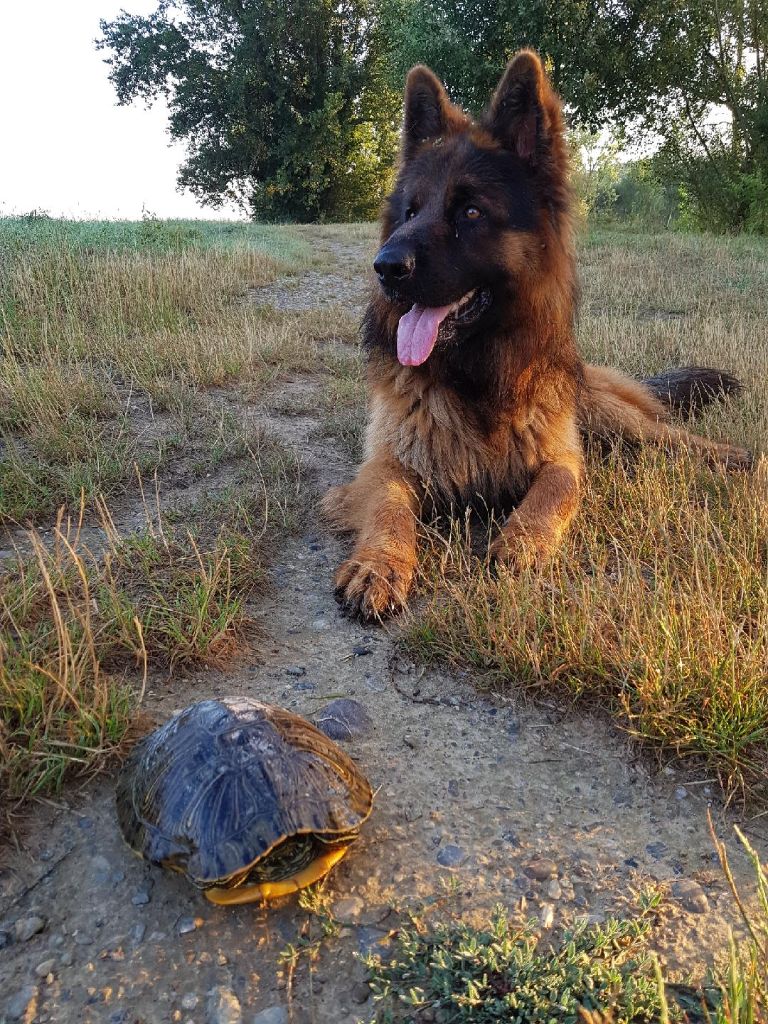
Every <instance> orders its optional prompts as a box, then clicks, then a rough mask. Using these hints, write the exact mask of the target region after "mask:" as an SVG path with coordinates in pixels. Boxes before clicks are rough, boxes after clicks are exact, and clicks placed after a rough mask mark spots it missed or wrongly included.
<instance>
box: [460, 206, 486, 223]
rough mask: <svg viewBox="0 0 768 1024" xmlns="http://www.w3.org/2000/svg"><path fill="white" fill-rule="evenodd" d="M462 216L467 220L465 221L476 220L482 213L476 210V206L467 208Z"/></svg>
mask: <svg viewBox="0 0 768 1024" xmlns="http://www.w3.org/2000/svg"><path fill="white" fill-rule="evenodd" d="M464 216H465V217H466V218H467V220H477V219H478V217H482V216H483V211H482V210H478V208H477V207H476V206H468V207H467V208H466V210H465V211H464Z"/></svg>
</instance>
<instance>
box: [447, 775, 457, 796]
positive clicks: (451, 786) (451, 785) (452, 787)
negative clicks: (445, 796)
mask: <svg viewBox="0 0 768 1024" xmlns="http://www.w3.org/2000/svg"><path fill="white" fill-rule="evenodd" d="M448 793H449V795H450V796H458V795H459V783H458V781H457V780H456V779H449V780H448Z"/></svg>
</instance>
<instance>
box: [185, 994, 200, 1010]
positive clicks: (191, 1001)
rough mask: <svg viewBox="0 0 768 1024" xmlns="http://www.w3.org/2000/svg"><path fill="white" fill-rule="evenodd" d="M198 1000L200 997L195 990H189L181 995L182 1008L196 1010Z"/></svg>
mask: <svg viewBox="0 0 768 1024" xmlns="http://www.w3.org/2000/svg"><path fill="white" fill-rule="evenodd" d="M198 1002H199V999H198V998H197V996H196V995H195V993H194V992H187V993H186V995H183V996H182V997H181V1008H182V1010H194V1008H195V1007H196V1006H197V1004H198Z"/></svg>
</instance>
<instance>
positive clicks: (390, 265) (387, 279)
mask: <svg viewBox="0 0 768 1024" xmlns="http://www.w3.org/2000/svg"><path fill="white" fill-rule="evenodd" d="M415 265H416V258H415V257H414V255H413V252H412V251H411V250H410V249H405V248H403V247H402V246H392V247H390V246H385V247H384V248H383V249H382V250H381V252H380V253H379V255H378V256H377V257H376V259H375V260H374V261H373V269H374V270H375V271H376V273H377V274H378V275H379V280H380V281H381V283H382V284H398V283H399V282H400V281H404V280H405V279H406V278H407V277H410V276H411V274H412V273H413V268H414V267H415Z"/></svg>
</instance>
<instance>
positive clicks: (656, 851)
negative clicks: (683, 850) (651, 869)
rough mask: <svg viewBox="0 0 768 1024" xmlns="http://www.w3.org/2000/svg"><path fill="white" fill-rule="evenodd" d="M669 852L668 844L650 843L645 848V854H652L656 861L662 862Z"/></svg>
mask: <svg viewBox="0 0 768 1024" xmlns="http://www.w3.org/2000/svg"><path fill="white" fill-rule="evenodd" d="M668 850H669V847H668V846H667V844H666V843H648V845H647V846H646V848H645V852H646V853H647V854H650V856H651V857H653V859H654V860H661V858H662V857H663V856H664V854H665V853H667V851H668Z"/></svg>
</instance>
